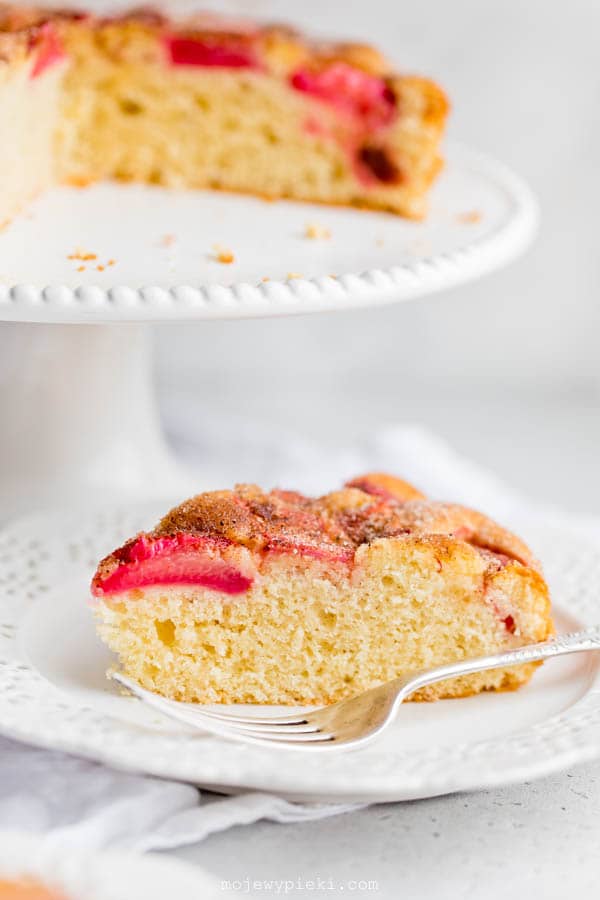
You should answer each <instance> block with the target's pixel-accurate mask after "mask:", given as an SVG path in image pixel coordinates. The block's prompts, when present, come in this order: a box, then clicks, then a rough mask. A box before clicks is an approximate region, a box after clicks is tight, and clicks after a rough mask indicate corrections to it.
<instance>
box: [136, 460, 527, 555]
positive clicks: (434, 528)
mask: <svg viewBox="0 0 600 900" xmlns="http://www.w3.org/2000/svg"><path fill="white" fill-rule="evenodd" d="M355 485H356V486H355ZM358 485H360V488H359V487H358ZM180 532H184V533H193V534H205V535H213V536H215V537H221V538H225V539H227V540H228V541H231V542H233V543H236V544H242V545H244V546H246V547H249V548H250V549H253V550H265V549H273V548H275V547H277V546H283V545H294V546H298V547H306V548H309V547H310V548H314V549H318V548H319V549H321V550H322V551H323V554H324V555H327V554H328V552H332V551H334V550H336V549H337V550H339V549H340V548H347V549H348V550H351V551H354V550H356V549H357V548H358V547H360V546H361V545H362V544H366V543H371V542H372V541H374V540H377V539H378V538H383V537H394V536H396V535H402V534H417V535H427V534H443V535H452V536H454V537H456V538H459V539H461V540H465V541H468V542H469V543H472V544H473V545H475V546H477V547H479V548H481V549H483V550H488V551H490V552H492V553H498V554H503V555H505V556H507V557H509V558H511V559H517V560H519V561H521V562H523V563H524V564H526V565H530V566H535V560H534V557H533V556H532V554H531V552H530V550H529V549H528V548H527V547H526V546H525V544H524V543H523V542H522V541H520V540H519V539H518V538H517V537H515V536H514V535H513V534H511V533H509V532H508V531H506V530H505V529H504V528H502V527H501V526H499V525H497V524H496V523H495V522H493V521H492V520H490V519H488V518H487V517H486V516H483V515H482V514H481V513H478V512H475V511H474V510H470V509H466V508H465V507H462V506H458V505H455V504H448V503H436V502H433V501H429V500H426V499H425V498H424V497H423V495H422V494H420V492H419V491H417V490H416V488H414V487H412V485H409V484H407V483H406V482H405V481H401V480H400V479H397V478H394V477H393V476H390V475H383V474H370V475H366V476H363V477H362V478H358V479H354V480H353V481H351V482H349V483H348V485H347V486H346V488H345V489H343V490H341V491H335V492H333V493H331V494H326V495H325V496H323V497H319V498H316V499H313V498H310V497H305V496H304V495H302V494H299V493H296V492H293V491H281V490H275V491H270V492H268V493H265V492H264V491H262V490H261V489H260V488H258V487H256V486H255V485H238V486H237V487H236V488H235V490H233V491H214V492H208V493H205V494H199V495H198V496H197V497H193V498H192V499H190V500H187V501H185V502H184V503H182V504H181V505H180V506H177V507H175V509H173V510H171V512H169V513H168V514H167V515H166V516H165V517H164V518H163V519H162V521H161V522H160V523H159V525H158V527H157V528H156V529H155V530H154V532H152V535H153V536H156V537H161V536H167V535H173V534H176V533H180Z"/></svg>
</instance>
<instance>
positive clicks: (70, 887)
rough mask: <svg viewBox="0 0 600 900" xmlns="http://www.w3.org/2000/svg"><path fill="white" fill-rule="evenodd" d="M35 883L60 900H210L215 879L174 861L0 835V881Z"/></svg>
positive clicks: (21, 835) (218, 891)
mask: <svg viewBox="0 0 600 900" xmlns="http://www.w3.org/2000/svg"><path fill="white" fill-rule="evenodd" d="M5 879H6V880H8V881H20V880H23V881H28V880H32V881H36V882H39V883H41V884H42V885H44V886H45V887H47V888H49V889H52V890H54V891H56V892H57V893H60V894H61V896H63V894H64V896H65V898H66V900H164V897H165V895H168V896H175V897H180V898H182V900H184V898H185V900H187V898H189V900H192V898H196V897H202V900H215V898H216V897H222V896H223V892H222V890H221V887H220V884H219V882H218V881H217V879H216V878H211V877H209V876H208V875H204V874H203V873H202V872H200V870H199V869H198V867H194V868H192V867H191V866H186V865H184V864H182V863H178V862H177V861H175V860H169V859H149V858H148V857H146V858H145V859H140V858H139V857H135V856H132V855H130V854H124V853H116V852H106V853H94V852H89V851H85V850H74V849H71V850H70V852H69V853H68V854H66V853H64V848H63V847H61V845H60V842H56V843H54V845H52V843H51V842H50V841H48V840H44V839H42V838H39V837H33V836H31V835H28V834H26V833H18V832H13V831H1V830H0V881H3V880H5Z"/></svg>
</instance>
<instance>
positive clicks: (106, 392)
mask: <svg viewBox="0 0 600 900" xmlns="http://www.w3.org/2000/svg"><path fill="white" fill-rule="evenodd" d="M448 156H449V163H448V166H447V169H446V171H445V173H444V174H443V176H442V178H441V179H440V181H439V184H438V185H437V186H436V188H435V191H434V193H433V198H432V209H431V213H430V216H429V217H428V219H427V221H426V222H424V223H415V222H408V221H405V220H401V219H398V218H396V217H393V216H387V215H382V214H375V213H366V212H358V211H354V210H343V209H324V208H322V207H311V206H308V205H302V204H294V203H283V202H282V203H276V204H272V203H271V204H266V203H264V202H262V201H261V200H257V199H254V198H248V197H236V196H227V195H217V194H211V193H199V192H198V193H192V192H169V191H163V190H160V189H157V188H147V187H141V186H122V185H112V184H102V185H98V186H95V187H93V188H91V189H88V190H85V191H81V190H80V191H77V190H74V189H66V188H64V189H62V188H61V189H57V190H55V191H52V192H50V193H49V194H48V195H47V196H45V197H43V198H42V199H41V200H40V201H39V202H38V203H37V204H36V205H35V206H34V207H33V208H32V210H31V211H30V212H29V213H28V214H27V215H25V216H23V217H21V218H19V219H17V220H16V221H15V222H13V223H12V224H11V226H10V227H9V228H7V229H5V231H4V232H2V234H0V321H4V322H12V323H30V324H28V325H27V326H25V325H24V326H23V327H22V328H8V329H5V330H4V331H0V340H1V341H2V343H1V344H0V353H1V354H2V358H1V360H0V376H1V382H0V416H1V421H2V423H3V427H2V441H1V443H0V517H1V518H3V519H6V518H8V517H10V516H12V515H14V514H17V513H21V512H25V511H28V510H30V509H32V508H40V507H41V506H56V505H65V504H72V503H88V502H91V501H95V500H98V499H101V500H103V501H110V500H113V499H117V498H118V499H121V500H122V499H124V498H126V499H129V498H132V499H140V498H144V497H146V496H148V494H149V493H151V494H153V495H165V496H166V495H170V496H178V495H180V496H183V495H185V494H186V493H188V492H191V491H193V490H201V489H202V488H204V487H206V486H207V485H205V484H203V483H202V477H201V466H200V465H199V467H198V471H199V473H200V474H199V476H197V477H194V478H192V477H191V476H190V475H189V474H186V473H184V472H183V471H181V470H180V469H179V467H178V465H177V464H176V462H175V461H174V460H173V458H172V456H171V454H170V452H169V450H168V448H167V446H166V443H165V440H164V437H163V434H162V431H161V428H160V423H159V418H158V414H157V409H156V404H155V398H154V392H153V388H152V379H151V358H150V349H149V341H148V334H147V330H146V327H145V325H144V323H148V322H167V321H170V322H176V321H179V322H182V321H188V322H192V321H196V320H206V319H217V318H218V319H223V318H229V319H233V318H245V317H256V316H279V315H291V314H297V313H307V312H318V311H323V312H324V311H331V310H342V309H349V308H357V307H365V306H376V305H382V304H388V303H394V302H399V301H401V300H409V299H414V298H416V297H419V296H424V295H425V294H429V293H431V292H433V291H440V290H443V289H447V288H450V287H452V286H455V285H458V284H463V283H466V282H468V281H471V280H473V279H475V278H478V277H480V276H482V275H484V274H486V273H488V272H491V271H493V270H494V269H497V268H499V267H501V266H503V265H505V264H507V263H508V262H510V261H511V260H512V259H514V258H515V257H516V256H517V255H518V254H520V253H521V252H523V251H524V249H525V248H526V247H527V246H528V244H529V242H530V241H531V239H532V238H533V236H534V234H535V231H536V227H537V206H536V203H535V200H534V199H533V197H532V195H531V193H530V191H529V189H528V188H527V186H526V185H524V184H523V182H522V181H520V179H518V178H517V177H516V176H515V175H513V174H512V173H511V172H510V171H508V170H507V169H506V168H505V167H504V166H502V165H500V164H498V163H496V162H495V161H493V160H490V159H489V158H487V157H484V156H481V155H480V154H477V153H473V152H472V151H469V150H467V149H465V148H460V147H455V148H453V149H452V150H451V151H450V153H449V154H448ZM308 223H318V224H319V225H321V226H322V227H323V228H325V229H327V230H328V231H329V232H330V233H331V237H330V238H329V239H328V240H316V241H315V240H308V239H307V238H306V237H305V236H304V234H305V230H306V225H307V224H308ZM214 244H219V245H222V246H224V247H227V248H228V249H231V250H232V252H233V253H234V255H235V262H234V263H233V264H231V265H227V266H225V265H222V264H220V263H219V262H218V261H217V259H216V257H215V254H214V251H213V245H214ZM33 323H37V324H33ZM374 327H375V326H374Z"/></svg>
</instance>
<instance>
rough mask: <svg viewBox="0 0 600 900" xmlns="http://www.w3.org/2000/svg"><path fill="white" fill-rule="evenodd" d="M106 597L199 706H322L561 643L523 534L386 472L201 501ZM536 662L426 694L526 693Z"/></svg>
mask: <svg viewBox="0 0 600 900" xmlns="http://www.w3.org/2000/svg"><path fill="white" fill-rule="evenodd" d="M92 593H93V596H94V601H95V609H96V616H97V621H98V627H99V632H100V635H101V636H102V638H103V639H104V640H105V641H106V643H107V644H108V646H109V647H110V648H111V649H112V650H114V651H115V652H116V653H117V654H118V657H119V661H120V664H121V666H122V668H123V670H124V671H125V673H126V674H127V675H129V676H130V677H131V678H133V679H135V680H136V681H138V682H139V683H140V684H142V685H143V686H144V687H146V688H148V689H149V690H152V691H157V692H158V693H160V694H163V695H165V696H167V697H170V698H172V699H176V700H184V701H190V702H200V703H247V702H248V703H284V704H293V703H307V704H308V703H316V704H325V703H330V702H334V701H336V700H340V699H342V698H344V697H348V696H352V695H353V694H357V693H360V692H361V691H364V690H366V689H368V688H370V687H373V686H375V685H377V684H379V683H381V682H384V681H389V680H391V679H392V678H395V677H397V676H399V675H401V674H406V673H409V672H413V671H416V670H419V669H423V668H429V667H431V666H434V665H438V664H442V663H445V662H450V661H454V660H459V659H463V658H468V657H473V656H479V655H482V654H487V653H492V652H496V651H498V650H500V649H508V648H512V647H516V646H519V645H522V644H526V643H531V642H534V641H541V640H544V639H545V638H547V637H548V636H549V635H551V634H552V633H553V626H552V619H551V615H550V600H549V595H548V588H547V586H546V583H545V581H544V579H543V576H542V574H541V571H540V568H539V565H538V563H537V562H536V561H535V559H534V558H533V557H532V554H531V552H530V550H529V549H528V548H527V547H526V546H525V544H523V543H522V541H520V540H519V539H518V538H517V537H515V536H514V535H512V534H510V533H509V532H507V531H505V530H504V529H503V528H501V527H500V526H499V525H497V524H495V523H494V522H493V521H491V520H490V519H488V518H486V517H485V516H483V515H481V514H480V513H477V512H474V511H473V510H470V509H466V508H464V507H461V506H456V505H451V504H444V503H434V502H431V501H428V500H426V499H425V498H424V497H423V496H422V495H421V494H420V493H419V492H418V491H417V490H416V489H415V488H413V487H412V486H411V485H409V484H407V483H406V482H404V481H401V480H400V479H398V478H394V477H392V476H390V475H381V474H371V475H366V476H364V477H362V478H357V479H355V480H354V481H352V482H350V483H349V484H348V485H346V487H345V488H344V489H343V490H340V491H335V492H333V493H330V494H327V495H325V496H324V497H320V498H318V499H313V498H310V497H306V496H303V495H301V494H298V493H295V492H293V491H280V490H275V491H270V492H269V493H265V492H264V491H262V490H261V489H260V488H258V487H256V486H254V485H239V486H237V487H236V488H235V490H232V491H231V490H226V491H214V492H209V493H204V494H200V495H198V496H197V497H194V498H192V499H191V500H188V501H186V502H185V503H182V504H181V505H180V506H178V507H176V508H175V509H173V510H171V512H169V513H168V514H167V515H166V516H165V518H164V519H163V520H162V521H161V522H160V523H159V525H158V526H157V527H156V528H155V529H154V531H151V532H149V533H142V534H138V535H137V536H136V537H134V538H132V539H131V540H130V541H128V542H127V543H126V544H124V545H123V546H122V547H120V548H119V549H118V550H115V551H114V553H111V554H110V555H109V556H107V557H106V558H105V559H104V560H102V562H101V563H100V565H99V566H98V569H97V572H96V574H95V576H94V579H93V583H92ZM534 668H535V664H533V665H531V664H530V665H525V666H521V667H516V668H508V669H504V670H503V669H496V670H493V671H489V672H482V673H481V674H476V675H470V676H466V677H463V678H459V679H453V680H452V681H446V682H442V683H440V684H437V685H434V686H432V687H428V688H427V689H425V690H423V691H421V693H420V694H417V695H415V698H416V699H421V700H433V699H436V698H438V697H459V696H465V695H468V694H473V693H476V692H478V691H483V690H505V689H513V688H517V687H519V686H520V685H521V684H524V683H525V682H526V681H527V680H528V679H529V678H530V676H531V675H532V673H533V670H534Z"/></svg>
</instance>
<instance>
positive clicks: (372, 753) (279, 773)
mask: <svg viewBox="0 0 600 900" xmlns="http://www.w3.org/2000/svg"><path fill="white" fill-rule="evenodd" d="M156 513H157V510H156V509H150V508H146V509H145V510H137V511H134V512H131V511H130V512H128V513H123V512H119V511H118V510H114V509H106V510H104V511H101V512H98V513H94V514H91V513H87V514H85V515H83V514H75V513H70V514H62V515H59V514H56V515H53V516H49V515H38V516H34V517H29V518H28V519H27V520H22V521H21V522H20V523H16V524H14V525H11V526H10V527H9V528H7V529H6V530H5V531H3V532H0V732H2V733H4V734H7V735H11V736H13V737H17V738H21V739H23V740H26V741H28V742H30V743H33V744H37V745H40V746H46V747H51V748H54V749H61V750H65V751H69V752H73V753H79V754H82V755H85V756H88V757H90V758H93V759H97V760H101V761H103V762H105V763H107V764H110V765H112V766H115V767H118V768H123V769H128V770H133V771H140V772H147V773H151V774H155V775H159V776H163V777H167V778H173V779H180V780H183V781H189V782H193V783H196V784H199V785H203V786H207V787H212V788H221V789H224V790H236V789H262V790H273V791H277V792H279V793H281V794H282V795H284V796H287V797H291V798H295V799H304V800H321V801H324V800H328V799H331V800H334V799H335V800H338V801H339V800H342V799H343V800H355V801H388V800H406V799H412V798H416V797H427V796H432V795H435V794H442V793H448V792H451V791H456V790H461V789H469V788H480V787H489V786H492V785H499V784H506V783H510V782H514V781H518V780H522V779H527V778H534V777H539V776H541V775H545V774H547V773H549V772H552V771H555V770H557V769H560V768H563V767H565V766H570V765H573V764H574V763H576V762H579V761H583V760H587V759H591V758H593V757H596V756H599V755H600V679H599V666H600V658H599V657H598V656H597V655H593V654H587V655H578V656H573V657H570V658H569V657H567V658H564V659H560V660H556V661H553V662H551V663H548V664H547V665H545V666H544V667H543V669H542V670H541V671H540V672H538V673H536V675H535V676H534V678H533V680H532V682H531V683H530V685H529V686H528V687H526V688H525V689H523V690H521V691H519V692H517V693H515V694H488V695H481V696H477V697H472V698H468V699H464V700H454V701H442V702H439V703H435V704H407V705H406V706H405V707H403V709H402V710H401V712H400V714H399V716H398V719H397V721H396V722H395V724H394V725H393V726H392V727H391V728H390V729H389V731H388V732H387V733H386V734H385V735H384V736H382V738H381V739H380V740H378V741H376V742H374V743H373V745H370V746H369V747H366V748H364V749H362V750H359V751H355V752H353V753H342V754H340V755H339V756H338V754H333V753H327V754H324V755H322V756H321V755H319V754H318V753H310V754H304V755H303V756H302V760H301V765H299V757H298V751H293V750H291V751H283V750H279V751H272V750H269V749H264V748H261V747H247V746H243V745H240V744H236V743H230V742H227V741H223V740H222V739H219V738H216V737H214V736H209V735H204V734H201V733H199V732H194V731H191V730H187V729H185V728H183V727H181V726H179V725H178V724H177V723H174V722H172V721H171V720H167V719H162V718H161V717H159V716H158V715H157V714H156V713H154V712H152V711H149V710H147V709H146V708H145V707H142V706H141V705H140V704H139V703H138V702H137V701H135V700H134V699H132V698H128V697H121V696H119V695H118V694H117V693H116V691H115V690H114V689H113V686H112V685H111V684H110V683H109V682H108V681H106V680H105V679H104V676H103V673H104V669H105V666H106V665H107V663H108V662H109V657H108V654H107V653H106V651H105V649H104V648H103V646H102V644H101V643H100V642H99V640H98V639H97V638H96V636H95V633H94V630H93V626H92V624H91V612H90V610H89V609H88V607H87V605H86V597H87V585H88V582H89V578H90V575H91V573H92V571H93V569H94V565H95V563H96V561H97V559H99V558H100V557H101V556H102V555H103V554H104V553H106V552H107V551H108V550H109V549H111V548H112V547H113V546H114V545H115V543H117V542H118V541H120V540H122V539H123V538H124V537H125V536H126V535H129V534H131V533H134V532H135V531H137V530H139V529H140V528H142V527H148V526H149V525H150V524H152V522H153V521H154V520H155V519H156ZM525 536H526V537H528V538H530V540H531V541H532V543H533V545H534V548H535V549H536V550H537V552H538V553H539V554H540V556H541V557H542V559H543V561H544V562H545V564H546V569H547V573H548V575H549V578H550V582H551V586H552V587H553V590H554V594H555V596H556V597H557V598H560V603H561V606H560V608H559V609H558V610H557V616H556V618H557V625H558V627H559V629H561V630H566V629H573V628H579V627H581V626H582V625H585V624H592V623H593V622H597V621H598V618H599V616H598V613H597V611H596V608H597V596H598V589H599V588H600V546H598V545H597V544H595V543H593V542H591V541H590V540H586V539H585V538H584V537H582V536H581V535H576V534H575V533H573V532H569V530H568V526H566V525H564V524H562V523H559V524H558V525H552V526H550V525H546V526H544V527H543V528H540V527H539V526H536V528H535V529H533V530H531V529H529V530H528V532H527V533H526V535H525Z"/></svg>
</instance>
